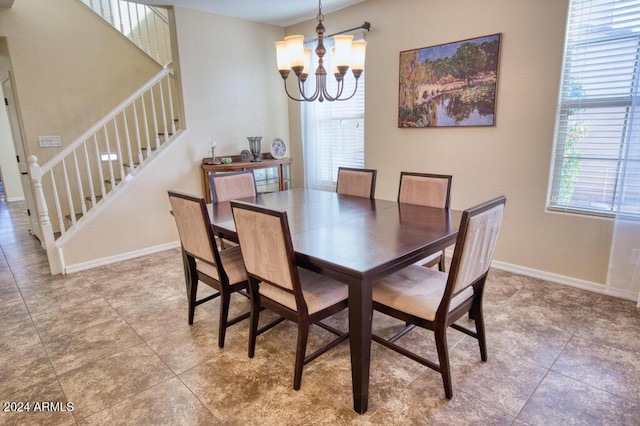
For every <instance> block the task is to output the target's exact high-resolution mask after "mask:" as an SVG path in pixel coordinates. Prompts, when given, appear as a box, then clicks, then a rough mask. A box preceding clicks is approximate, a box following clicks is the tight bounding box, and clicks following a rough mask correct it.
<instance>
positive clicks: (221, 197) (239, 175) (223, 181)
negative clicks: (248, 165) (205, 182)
mask: <svg viewBox="0 0 640 426" xmlns="http://www.w3.org/2000/svg"><path fill="white" fill-rule="evenodd" d="M209 183H210V185H209V186H210V187H211V200H212V201H213V202H214V203H220V202H223V201H229V200H233V199H236V198H245V197H254V196H255V195H256V194H257V190H256V180H255V177H254V176H253V172H252V171H251V170H248V171H240V172H229V173H211V174H209Z"/></svg>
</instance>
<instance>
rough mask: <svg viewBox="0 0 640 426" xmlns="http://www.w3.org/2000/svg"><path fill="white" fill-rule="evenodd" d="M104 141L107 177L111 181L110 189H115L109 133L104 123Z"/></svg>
mask: <svg viewBox="0 0 640 426" xmlns="http://www.w3.org/2000/svg"><path fill="white" fill-rule="evenodd" d="M103 129H104V143H105V145H106V146H107V157H108V158H107V161H108V163H109V179H110V182H111V190H112V191H113V190H114V189H116V177H115V175H114V174H113V160H112V159H111V147H110V146H109V133H108V131H107V125H106V124H105V125H104V127H103Z"/></svg>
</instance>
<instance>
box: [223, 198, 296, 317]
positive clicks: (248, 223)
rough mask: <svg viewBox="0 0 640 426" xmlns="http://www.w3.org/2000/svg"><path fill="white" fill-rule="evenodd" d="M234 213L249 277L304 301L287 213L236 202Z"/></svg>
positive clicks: (232, 207) (234, 202) (233, 203)
mask: <svg viewBox="0 0 640 426" xmlns="http://www.w3.org/2000/svg"><path fill="white" fill-rule="evenodd" d="M231 211H232V212H233V219H234V221H235V225H236V233H237V235H238V241H239V243H240V250H242V257H243V259H244V264H245V268H246V270H247V273H248V274H249V275H250V276H252V277H254V278H256V279H258V280H260V281H264V282H266V283H269V284H271V285H274V286H276V287H279V288H280V289H282V290H284V291H286V292H288V293H292V294H293V295H294V296H295V297H296V301H297V303H298V305H299V304H300V301H301V300H302V290H301V289H300V277H299V276H298V269H297V266H296V259H295V252H294V250H293V243H292V242H291V232H290V230H289V221H288V219H287V212H285V211H277V210H271V209H266V208H264V207H261V206H258V205H255V204H250V203H245V202H242V201H232V202H231Z"/></svg>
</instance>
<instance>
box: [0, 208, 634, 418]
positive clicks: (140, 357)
mask: <svg viewBox="0 0 640 426" xmlns="http://www.w3.org/2000/svg"><path fill="white" fill-rule="evenodd" d="M27 229H28V221H27V217H26V215H25V208H24V204H23V203H15V202H14V203H6V202H3V201H0V248H1V251H0V324H1V327H0V401H2V404H3V407H4V406H5V405H6V403H7V402H11V401H13V402H31V403H32V404H33V403H34V402H43V401H51V402H62V403H72V404H73V411H62V412H60V411H57V412H51V411H40V412H37V413H35V412H30V413H24V412H22V413H21V412H0V424H17V425H23V424H47V425H49V424H76V423H77V424H82V425H85V424H87V425H90V424H133V425H144V424H150V425H158V424H166V425H180V424H184V425H195V424H207V425H208V424H223V425H247V424H260V425H289V424H290V425H311V424H313V425H316V424H328V425H342V424H352V425H378V424H379V425H391V424H401V425H407V424H414V425H421V424H444V425H454V424H455V425H457V424H482V425H485V424H504V425H512V424H513V425H525V424H531V425H567V424H578V425H596V424H597V425H602V424H606V425H638V424H640V355H639V354H640V312H639V311H638V310H637V309H636V307H635V304H634V303H632V302H629V301H624V300H619V299H615V298H611V297H607V296H603V295H599V294H595V293H590V292H586V291H581V290H577V289H573V288H569V287H563V286H559V285H554V284H551V283H548V282H544V281H540V280H536V279H532V278H527V277H523V276H518V275H514V274H510V273H505V272H501V271H497V270H493V271H491V273H490V278H489V281H488V286H487V292H486V297H485V311H486V322H487V332H488V347H489V360H488V362H486V363H482V362H480V359H479V358H480V357H479V350H478V347H477V344H476V343H475V341H474V340H473V339H471V338H469V337H467V336H464V335H462V334H460V333H458V332H457V331H455V330H451V331H450V333H449V345H450V347H451V350H450V353H451V364H452V369H453V385H454V398H453V399H452V400H447V399H445V398H444V392H443V389H442V383H441V380H440V376H439V375H438V374H437V373H435V372H434V371H431V370H429V369H427V368H425V367H422V366H420V365H418V364H417V363H414V362H412V361H409V360H407V359H405V358H401V357H398V356H397V355H396V354H395V353H394V352H391V351H389V350H388V349H386V348H383V347H381V346H380V345H377V344H375V343H373V345H372V369H371V386H370V400H369V401H370V402H369V411H368V412H367V413H366V414H364V415H358V414H356V413H354V412H353V410H352V409H351V406H352V405H351V401H352V399H351V388H350V386H351V379H350V365H349V347H348V344H343V345H340V346H339V347H338V348H336V349H334V350H332V351H331V352H329V353H327V354H325V355H324V356H322V357H321V358H319V359H318V360H316V361H314V362H313V363H311V364H309V365H307V366H306V368H305V371H304V374H303V379H302V389H301V390H300V391H298V392H296V391H294V390H293V389H292V387H291V386H292V380H293V355H294V342H295V326H294V325H292V324H286V323H285V324H281V325H280V326H278V327H276V328H275V329H273V330H271V331H270V332H268V333H266V334H264V335H263V336H261V337H259V339H258V347H257V351H256V356H255V358H253V359H248V358H247V356H246V346H247V343H246V342H247V324H246V322H243V323H240V324H238V325H236V326H234V327H233V328H231V329H230V330H229V331H228V333H227V342H226V347H225V348H224V349H222V350H220V349H218V347H217V307H218V306H217V301H216V302H209V303H208V304H205V305H202V306H201V307H199V308H198V311H197V313H196V322H195V324H194V325H193V326H188V325H187V320H186V315H187V302H186V296H185V292H184V287H183V280H184V276H183V272H182V266H181V261H180V255H179V252H178V251H177V250H170V251H167V252H163V253H159V254H156V255H153V256H147V257H143V258H139V259H135V260H131V261H127V262H121V263H118V264H114V265H110V266H107V267H102V268H98V269H94V270H90V271H85V272H80V273H76V274H72V275H68V276H55V277H53V276H50V275H49V274H48V269H47V262H46V258H45V255H44V252H43V251H42V249H41V248H40V247H39V244H38V242H37V241H36V240H35V239H34V238H33V237H31V236H30V235H29V233H28V230H27ZM234 302H235V304H234V309H235V311H236V312H240V311H242V310H244V309H246V308H247V307H248V304H247V302H246V300H243V298H242V297H241V296H237V298H235V299H234ZM333 322H334V325H337V326H341V327H346V316H345V315H344V313H341V314H340V315H338V317H337V318H336V319H335V320H334V321H333ZM398 327H399V324H398V323H397V322H394V321H393V320H390V319H388V318H385V317H382V316H379V315H376V316H375V317H374V330H376V331H377V332H378V333H381V334H387V333H391V332H392V331H393V330H395V329H397V328H398ZM327 337H329V336H328V335H326V332H325V331H324V330H321V329H314V330H313V335H312V339H311V345H312V346H313V345H317V344H318V342H321V341H322V340H323V339H325V338H327ZM403 340H404V341H405V344H406V345H408V346H410V347H412V348H414V349H416V348H418V349H420V350H422V351H423V352H424V353H426V354H433V353H434V345H433V343H432V339H431V336H430V334H428V333H427V332H424V331H416V330H414V331H413V332H412V333H411V334H410V335H408V336H407V337H405V338H403Z"/></svg>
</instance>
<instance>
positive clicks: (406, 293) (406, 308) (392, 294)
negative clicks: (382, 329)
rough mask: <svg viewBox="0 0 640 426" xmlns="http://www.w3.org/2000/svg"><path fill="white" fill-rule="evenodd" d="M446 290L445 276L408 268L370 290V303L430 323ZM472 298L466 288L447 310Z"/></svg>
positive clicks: (412, 267)
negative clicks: (384, 306) (371, 297)
mask: <svg viewBox="0 0 640 426" xmlns="http://www.w3.org/2000/svg"><path fill="white" fill-rule="evenodd" d="M446 287H447V274H445V273H443V272H440V271H436V270H434V269H431V268H424V267H423V266H422V265H420V266H418V265H411V266H409V267H407V268H405V269H402V270H400V271H398V272H396V273H394V274H391V275H389V276H387V277H385V278H383V279H382V280H381V281H378V282H376V284H375V286H374V287H373V300H375V301H376V302H377V303H381V304H383V305H386V306H389V307H391V308H393V309H397V310H399V311H403V312H406V313H408V314H410V315H413V316H416V317H418V318H424V319H426V320H428V321H433V320H435V318H436V312H437V310H438V307H439V306H440V302H441V300H442V297H443V296H444V291H445V289H446ZM471 297H473V287H467V288H465V289H464V290H463V291H461V292H460V293H459V294H457V295H455V296H454V297H453V299H451V304H450V306H449V310H454V309H455V308H457V307H458V306H460V304H461V303H462V302H464V301H465V300H467V299H469V298H471Z"/></svg>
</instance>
